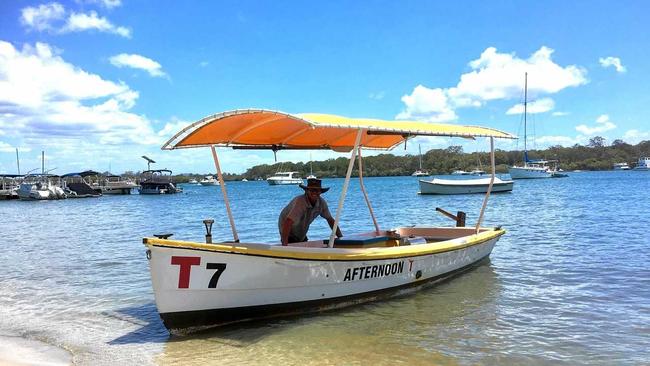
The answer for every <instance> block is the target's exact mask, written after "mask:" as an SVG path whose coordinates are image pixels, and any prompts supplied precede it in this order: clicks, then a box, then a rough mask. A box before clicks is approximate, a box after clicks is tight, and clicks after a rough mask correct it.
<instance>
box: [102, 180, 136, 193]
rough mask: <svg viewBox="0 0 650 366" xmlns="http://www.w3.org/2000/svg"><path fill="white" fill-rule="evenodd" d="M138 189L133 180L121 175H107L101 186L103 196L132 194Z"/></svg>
mask: <svg viewBox="0 0 650 366" xmlns="http://www.w3.org/2000/svg"><path fill="white" fill-rule="evenodd" d="M138 187H139V185H138V184H137V183H136V182H134V181H133V180H131V179H129V178H124V177H122V176H119V175H107V176H106V177H105V179H104V182H103V183H102V184H101V186H100V188H101V191H102V194H131V191H132V190H133V189H136V188H138Z"/></svg>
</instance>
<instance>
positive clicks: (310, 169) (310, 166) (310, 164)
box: [307, 154, 316, 179]
mask: <svg viewBox="0 0 650 366" xmlns="http://www.w3.org/2000/svg"><path fill="white" fill-rule="evenodd" d="M307 179H316V176H315V175H314V167H313V165H312V160H311V154H309V175H308V176H307Z"/></svg>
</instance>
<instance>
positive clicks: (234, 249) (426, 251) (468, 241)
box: [143, 229, 506, 261]
mask: <svg viewBox="0 0 650 366" xmlns="http://www.w3.org/2000/svg"><path fill="white" fill-rule="evenodd" d="M505 233H506V231H505V230H503V229H498V230H490V231H483V232H481V233H479V234H474V235H470V236H465V237H461V238H456V239H450V240H446V241H441V242H436V243H430V244H417V245H407V246H401V247H390V248H367V249H346V250H345V252H344V253H342V252H340V251H338V249H339V248H333V249H332V248H309V249H308V250H305V249H303V250H300V251H298V250H292V249H295V248H294V247H283V246H270V247H269V248H268V249H260V248H253V247H247V246H242V245H239V244H226V243H220V244H205V243H197V242H190V241H180V240H169V239H158V238H144V239H143V243H144V244H145V245H147V246H161V247H167V248H178V249H196V250H202V251H209V252H221V253H233V254H243V255H254V256H262V257H273V258H287V259H302V260H335V261H351V260H355V261H358V260H378V259H393V258H404V257H417V256H423V255H430V254H436V253H443V252H449V251H454V250H459V249H463V248H467V247H471V246H474V245H478V244H482V243H485V242H486V241H488V240H491V239H494V238H498V237H500V236H501V235H503V234H505Z"/></svg>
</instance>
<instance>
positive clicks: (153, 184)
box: [139, 169, 183, 194]
mask: <svg viewBox="0 0 650 366" xmlns="http://www.w3.org/2000/svg"><path fill="white" fill-rule="evenodd" d="M142 177H143V179H142V181H141V182H140V189H139V192H140V194H174V193H180V192H183V189H181V188H180V187H176V185H174V183H173V182H172V171H171V170H168V169H157V170H145V171H144V172H142Z"/></svg>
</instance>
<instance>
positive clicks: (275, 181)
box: [266, 172, 302, 186]
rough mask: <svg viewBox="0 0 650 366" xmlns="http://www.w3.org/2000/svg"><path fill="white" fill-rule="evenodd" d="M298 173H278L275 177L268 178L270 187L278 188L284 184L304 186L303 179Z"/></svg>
mask: <svg viewBox="0 0 650 366" xmlns="http://www.w3.org/2000/svg"><path fill="white" fill-rule="evenodd" d="M297 174H298V172H277V173H275V175H274V176H272V177H268V178H266V181H267V182H268V183H269V185H272V186H277V185H283V184H302V178H300V177H299V176H298V175H297Z"/></svg>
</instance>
